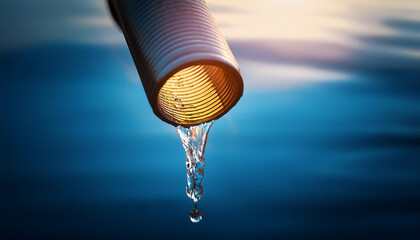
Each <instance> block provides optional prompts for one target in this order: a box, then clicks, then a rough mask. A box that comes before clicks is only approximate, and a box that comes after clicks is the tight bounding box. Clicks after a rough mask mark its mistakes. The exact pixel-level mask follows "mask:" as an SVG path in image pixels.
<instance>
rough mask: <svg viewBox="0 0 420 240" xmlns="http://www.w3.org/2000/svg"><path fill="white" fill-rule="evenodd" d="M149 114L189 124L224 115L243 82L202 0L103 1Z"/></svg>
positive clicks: (172, 121) (230, 106)
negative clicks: (124, 46) (130, 61)
mask: <svg viewBox="0 0 420 240" xmlns="http://www.w3.org/2000/svg"><path fill="white" fill-rule="evenodd" d="M108 4H109V7H110V11H111V13H112V15H113V17H114V19H115V20H116V22H117V23H118V25H119V26H120V28H121V29H122V31H123V33H124V36H125V39H126V41H127V45H128V47H129V49H130V52H131V56H132V57H133V60H134V63H135V65H136V67H137V71H138V73H139V76H140V79H141V81H142V83H143V87H144V90H145V92H146V95H147V98H148V100H149V103H150V105H151V107H152V109H153V112H154V113H155V114H156V116H158V117H159V118H160V119H162V120H163V121H165V122H167V123H169V124H172V125H174V126H179V125H181V126H184V127H189V126H192V125H197V124H200V123H203V122H207V121H210V120H214V119H218V118H220V117H221V116H223V115H224V114H226V113H227V112H228V111H229V110H230V109H231V108H232V107H233V106H234V105H235V104H236V103H237V102H238V101H239V99H240V98H241V96H242V93H243V81H242V77H241V74H240V71H239V66H238V63H237V62H236V60H235V57H234V56H233V54H232V52H231V50H230V49H229V46H228V44H227V42H226V40H225V39H224V37H223V36H222V34H221V32H220V30H219V29H218V27H217V24H216V22H215V20H214V18H213V17H212V15H211V12H210V9H209V8H208V7H207V4H206V2H205V1H204V0H108Z"/></svg>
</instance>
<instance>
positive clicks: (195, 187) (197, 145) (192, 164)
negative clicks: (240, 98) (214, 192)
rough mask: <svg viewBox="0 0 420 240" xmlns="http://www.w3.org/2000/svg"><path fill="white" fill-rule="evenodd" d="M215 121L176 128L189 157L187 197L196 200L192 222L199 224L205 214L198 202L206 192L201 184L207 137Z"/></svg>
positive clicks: (191, 215) (187, 162)
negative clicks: (198, 206) (198, 207)
mask: <svg viewBox="0 0 420 240" xmlns="http://www.w3.org/2000/svg"><path fill="white" fill-rule="evenodd" d="M213 122H214V120H213V121H210V122H206V123H201V124H199V125H195V126H191V127H187V128H185V127H182V126H178V127H177V128H176V130H177V132H178V134H179V136H180V137H181V141H182V145H183V146H184V149H185V153H186V155H187V161H186V162H185V164H186V167H187V187H186V192H187V196H188V197H189V198H191V199H192V200H194V208H193V209H192V210H191V212H190V219H191V221H192V222H199V221H201V219H202V218H203V214H202V213H201V212H200V211H199V210H198V209H197V201H198V200H200V199H201V198H202V197H203V194H204V191H203V186H202V185H201V182H202V180H203V177H204V166H205V165H206V162H205V160H204V151H205V149H206V143H207V135H208V132H209V130H210V127H211V126H212V125H213Z"/></svg>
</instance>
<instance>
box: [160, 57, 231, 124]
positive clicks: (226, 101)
mask: <svg viewBox="0 0 420 240" xmlns="http://www.w3.org/2000/svg"><path fill="white" fill-rule="evenodd" d="M233 78H234V77H233V76H232V74H231V73H229V72H228V71H227V70H225V69H223V68H221V67H219V66H214V65H193V66H190V67H187V68H184V69H182V70H181V71H179V72H177V73H175V74H174V75H173V76H172V77H171V78H169V79H168V80H167V81H166V83H165V84H164V85H163V86H162V88H161V89H160V90H159V94H158V107H159V109H160V111H161V112H162V113H163V114H164V115H165V116H166V117H167V118H168V119H170V120H172V121H174V122H176V123H178V124H179V125H196V124H200V123H203V122H207V121H210V120H212V119H214V118H217V117H218V116H219V115H220V114H222V113H223V112H224V111H225V110H226V108H229V107H230V106H231V105H232V104H233V101H235V96H236V94H237V91H238V89H237V86H236V85H235V83H234V81H233Z"/></svg>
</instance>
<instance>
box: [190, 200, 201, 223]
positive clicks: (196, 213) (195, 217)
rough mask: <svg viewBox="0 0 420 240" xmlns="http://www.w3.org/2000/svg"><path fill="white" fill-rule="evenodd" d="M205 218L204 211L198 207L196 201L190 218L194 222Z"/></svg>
mask: <svg viewBox="0 0 420 240" xmlns="http://www.w3.org/2000/svg"><path fill="white" fill-rule="evenodd" d="M202 219H203V213H202V212H200V210H198V209H197V205H196V204H195V203H194V208H193V209H192V210H191V212H190V220H191V222H193V223H198V222H200V221H201V220H202Z"/></svg>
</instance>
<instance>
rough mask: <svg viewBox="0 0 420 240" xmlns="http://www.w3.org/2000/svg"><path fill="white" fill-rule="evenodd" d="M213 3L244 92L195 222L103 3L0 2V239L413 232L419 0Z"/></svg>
mask: <svg viewBox="0 0 420 240" xmlns="http://www.w3.org/2000/svg"><path fill="white" fill-rule="evenodd" d="M208 2H209V4H210V7H211V8H212V9H213V11H214V12H215V16H216V20H217V21H218V23H219V24H220V25H221V28H222V31H223V33H224V34H225V35H226V36H227V37H228V42H229V44H230V46H231V48H232V50H233V51H234V53H235V56H236V57H237V58H238V61H239V64H240V66H241V68H242V71H243V74H244V80H245V94H244V97H243V99H242V100H241V101H240V102H239V104H238V105H237V106H236V107H235V108H234V109H233V110H232V111H231V112H230V113H229V114H227V115H226V116H225V117H223V118H221V119H220V120H218V121H217V122H216V123H215V124H216V126H215V127H214V128H213V130H212V134H211V136H210V137H209V140H208V144H207V150H208V151H207V152H206V154H207V160H208V164H206V168H207V169H206V201H203V202H202V203H200V209H202V210H203V211H204V212H205V213H206V221H203V222H202V223H201V224H199V225H194V226H191V225H192V224H190V223H189V222H188V221H189V220H188V219H186V212H185V209H188V208H189V207H191V206H190V201H188V200H187V199H186V198H185V196H184V193H183V187H184V184H185V176H184V173H185V169H184V168H185V167H184V163H183V162H182V161H183V159H184V158H185V156H183V153H182V149H181V146H180V145H179V137H178V136H177V135H176V133H175V132H174V131H173V127H171V126H168V125H167V124H165V123H162V122H161V121H159V120H158V119H156V117H155V116H154V115H153V113H152V111H151V109H150V107H149V106H148V103H147V99H146V97H145V95H144V93H143V90H142V89H141V87H140V86H139V84H140V83H139V80H138V78H137V76H136V73H135V71H136V70H135V69H134V65H133V63H132V60H131V57H130V54H129V52H128V50H127V48H126V47H125V43H124V42H123V41H124V40H123V39H118V38H116V37H115V36H121V34H120V33H119V32H117V31H118V30H117V28H116V26H114V25H113V23H112V22H111V21H109V16H108V15H107V12H106V9H105V5H104V4H103V3H102V1H65V2H63V1H60V2H58V1H57V2H56V1H46V0H42V1H37V2H36V4H34V3H33V1H19V2H17V1H7V2H6V1H1V2H0V3H1V4H0V11H2V14H0V19H3V20H5V21H0V32H2V33H5V32H7V33H8V34H3V35H4V37H3V38H0V79H1V87H0V97H1V101H0V105H1V109H0V112H1V116H2V118H1V121H0V126H1V129H0V131H1V165H2V169H3V172H2V174H1V180H2V183H3V184H2V216H5V218H6V219H7V221H6V222H5V223H4V224H3V225H2V233H4V234H6V235H7V236H9V235H10V236H12V237H10V238H21V239H28V238H60V239H64V238H68V239H79V238H102V239H103V238H109V237H111V236H118V237H116V238H166V239H173V238H186V237H189V236H191V235H194V236H200V238H202V239H214V238H217V237H220V236H223V237H225V238H238V237H240V238H241V239H256V238H271V239H272V238H275V239H279V238H285V239H296V238H301V239H308V238H324V239H325V238H336V239H355V238H358V239H373V238H378V237H381V238H383V239H401V238H402V239H410V238H411V239H416V237H417V236H418V227H417V226H418V219H419V218H420V206H419V204H418V202H419V201H420V192H419V186H420V177H419V172H420V162H419V161H418V159H420V150H419V149H420V125H419V123H420V108H419V106H420V94H419V92H420V81H419V79H420V69H419V66H420V60H419V58H420V55H419V43H420V40H419V39H420V36H419V31H418V29H419V26H420V12H419V8H420V6H419V5H418V3H417V2H418V1H386V0H384V1H310V0H306V1H305V0H299V1H280V0H279V1H274V0H273V1H268V0H267V1H233V0H232V1H218V0H209V1H208ZM21 3H26V4H21ZM63 4H64V5H63ZM34 8H35V9H36V10H37V11H34ZM4 9H7V11H5V10H4ZM28 14H29V15H28ZM27 16H30V19H31V21H28V20H27ZM7 19H13V20H14V21H12V22H11V21H9V20H7ZM6 20H7V21H6ZM11 26H13V28H12V27H11ZM10 29H15V30H13V31H10ZM6 30H7V31H6ZM28 36H31V37H28ZM32 36H33V37H32ZM111 40H112V41H111ZM121 63H123V64H121ZM132 79H134V80H135V81H133V80H132ZM145 126H147V128H146V127H145ZM163 149H164V150H163ZM178 160H179V161H178ZM157 211H158V212H159V214H157ZM162 216H164V217H162ZM232 219H234V221H233V220H232ZM109 226H112V227H109ZM162 226H165V227H164V228H165V229H164V230H165V231H162Z"/></svg>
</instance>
